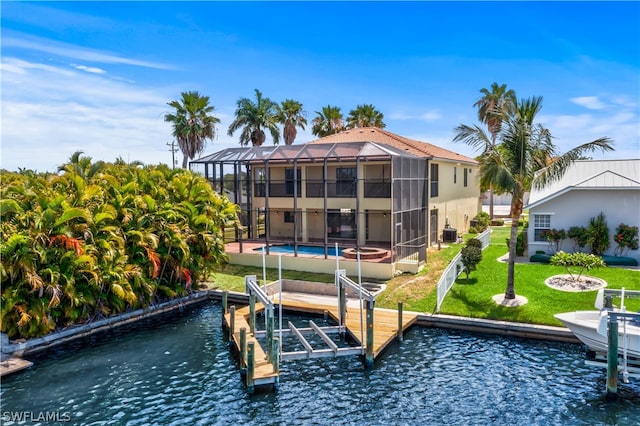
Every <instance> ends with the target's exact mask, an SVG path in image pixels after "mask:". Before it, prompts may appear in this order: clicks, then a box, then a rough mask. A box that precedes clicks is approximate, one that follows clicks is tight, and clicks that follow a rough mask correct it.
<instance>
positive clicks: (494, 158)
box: [454, 97, 613, 299]
mask: <svg viewBox="0 0 640 426" xmlns="http://www.w3.org/2000/svg"><path fill="white" fill-rule="evenodd" d="M541 108H542V97H533V98H530V99H522V100H520V102H518V104H517V105H516V106H515V108H513V110H512V111H511V112H508V111H505V112H504V114H505V115H504V119H503V121H502V126H501V128H500V130H499V132H498V134H497V135H496V140H497V141H498V143H497V144H494V141H493V140H492V138H491V137H490V135H487V134H486V133H485V132H484V130H483V129H481V128H480V127H478V126H467V125H460V126H458V127H457V128H456V136H455V138H454V141H457V142H464V143H466V144H468V145H470V146H472V147H474V148H479V149H481V150H482V154H481V156H480V180H481V184H485V185H492V186H493V187H494V188H496V189H498V190H500V191H502V192H504V193H508V194H511V196H512V199H511V236H510V240H509V268H508V273H507V288H506V291H505V296H504V297H505V299H515V297H516V294H515V287H514V276H515V259H516V242H517V234H518V221H519V219H520V215H521V214H522V208H523V206H524V195H525V192H527V191H530V190H531V186H532V185H533V184H535V186H536V187H544V186H546V185H548V184H550V183H552V182H555V181H557V180H559V179H560V178H562V176H563V175H564V173H565V172H566V170H567V168H568V167H569V166H570V165H571V164H572V163H573V162H574V161H575V160H578V159H580V158H581V157H583V155H584V153H586V152H593V151H595V150H601V151H603V152H604V151H612V150H613V147H612V144H613V142H612V141H611V140H610V139H609V138H607V137H602V138H599V139H596V140H594V141H592V142H588V143H585V144H583V145H580V146H578V147H576V148H573V149H571V150H570V151H568V152H566V153H564V154H559V153H558V152H557V147H556V146H555V145H554V144H553V142H552V137H551V133H550V132H549V129H547V128H545V127H543V126H542V125H540V124H536V123H534V120H535V117H536V115H537V114H538V112H539V111H540V109H541ZM534 177H535V181H534ZM534 182H535V183H534Z"/></svg>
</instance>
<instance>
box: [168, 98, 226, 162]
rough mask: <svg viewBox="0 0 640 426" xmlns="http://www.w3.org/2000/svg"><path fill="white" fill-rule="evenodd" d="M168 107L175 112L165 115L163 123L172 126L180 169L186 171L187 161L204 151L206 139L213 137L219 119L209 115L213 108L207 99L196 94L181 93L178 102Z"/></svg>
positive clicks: (172, 102)
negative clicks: (178, 149)
mask: <svg viewBox="0 0 640 426" xmlns="http://www.w3.org/2000/svg"><path fill="white" fill-rule="evenodd" d="M168 105H169V106H171V107H173V108H175V112H173V113H169V114H166V115H165V116H164V121H166V122H168V123H171V125H172V126H173V136H174V137H175V138H176V140H177V141H178V147H179V148H180V150H181V151H182V154H183V159H182V168H183V169H186V168H187V163H188V160H189V159H192V160H193V158H194V157H195V156H196V155H198V154H200V153H201V152H202V151H204V148H205V146H206V141H207V139H213V138H214V137H215V135H216V124H217V123H219V122H220V119H219V118H217V117H215V116H213V115H211V113H212V112H213V110H214V107H213V106H212V105H210V104H209V97H208V96H200V94H199V93H198V92H182V99H181V100H180V101H171V102H169V103H168Z"/></svg>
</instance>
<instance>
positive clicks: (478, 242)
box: [466, 238, 482, 249]
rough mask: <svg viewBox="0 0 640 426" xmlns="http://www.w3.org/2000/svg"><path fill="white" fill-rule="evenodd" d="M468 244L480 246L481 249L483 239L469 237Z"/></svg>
mask: <svg viewBox="0 0 640 426" xmlns="http://www.w3.org/2000/svg"><path fill="white" fill-rule="evenodd" d="M466 245H467V246H471V247H478V248H479V249H482V241H480V240H479V239H477V238H470V239H468V240H467V242H466Z"/></svg>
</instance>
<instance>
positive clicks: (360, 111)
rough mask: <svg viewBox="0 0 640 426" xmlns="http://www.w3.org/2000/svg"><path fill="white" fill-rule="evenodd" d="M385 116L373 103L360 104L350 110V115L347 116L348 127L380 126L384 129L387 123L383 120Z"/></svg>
mask: <svg viewBox="0 0 640 426" xmlns="http://www.w3.org/2000/svg"><path fill="white" fill-rule="evenodd" d="M383 118H384V115H383V114H382V113H381V112H380V111H378V110H377V109H376V108H375V107H374V106H373V105H371V104H365V105H358V106H357V107H355V108H354V109H352V110H351V111H349V117H347V128H348V129H354V128H356V127H378V128H380V129H384V128H385V127H386V124H384V122H383V121H382V119H383Z"/></svg>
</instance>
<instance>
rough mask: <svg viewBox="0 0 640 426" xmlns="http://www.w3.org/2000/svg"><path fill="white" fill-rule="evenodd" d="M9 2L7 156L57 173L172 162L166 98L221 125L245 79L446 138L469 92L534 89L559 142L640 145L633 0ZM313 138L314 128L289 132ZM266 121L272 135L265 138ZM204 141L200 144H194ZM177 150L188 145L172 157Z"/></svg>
mask: <svg viewBox="0 0 640 426" xmlns="http://www.w3.org/2000/svg"><path fill="white" fill-rule="evenodd" d="M0 7H1V12H2V16H1V19H2V23H1V24H2V40H1V49H2V50H1V54H2V62H1V66H2V68H1V80H2V92H1V101H2V110H1V112H2V140H1V142H2V145H1V160H0V166H1V167H3V168H6V169H9V170H17V169H18V168H26V169H33V170H37V171H55V170H56V169H57V167H58V166H59V165H61V164H63V163H65V162H66V161H67V160H68V158H69V157H70V156H71V154H72V153H73V152H74V151H77V150H82V151H84V152H85V155H88V156H91V157H92V158H93V159H94V160H105V161H114V160H115V159H116V158H119V157H121V158H123V159H124V160H126V161H133V160H137V161H142V162H143V163H145V164H156V163H160V162H162V163H167V164H170V163H171V161H172V160H171V152H170V151H169V147H168V146H167V143H168V142H170V141H171V140H172V136H171V128H170V126H169V125H168V124H167V123H165V122H164V120H163V117H164V114H166V113H168V112H170V111H171V109H170V107H168V106H167V102H170V101H171V100H174V99H179V98H180V93H181V92H182V91H189V90H197V91H199V92H200V93H201V94H203V95H207V96H209V97H210V98H211V104H212V105H213V106H214V107H215V115H217V116H218V117H219V118H220V120H221V123H220V125H219V126H218V136H217V138H216V139H215V140H214V141H213V142H210V143H209V144H208V146H207V148H206V151H205V154H206V153H211V152H214V151H217V150H220V149H223V148H227V147H236V146H239V144H238V137H239V132H237V133H236V134H235V135H234V136H233V137H229V136H227V129H228V127H229V124H230V123H231V121H232V120H233V116H234V111H235V108H236V102H237V100H238V99H239V98H241V97H248V98H252V97H253V96H254V89H256V88H257V89H260V90H261V91H262V93H263V94H264V96H266V97H269V98H270V99H271V100H273V101H276V102H280V101H282V100H284V99H287V98H291V99H295V100H298V101H300V102H302V103H303V105H304V109H305V111H306V112H307V118H308V120H309V122H311V120H312V119H313V117H315V115H316V114H315V111H319V110H320V109H321V108H322V107H323V106H326V105H329V104H330V105H334V106H339V107H340V108H341V109H342V112H343V113H344V115H345V116H346V115H347V114H348V112H349V110H351V109H353V108H354V107H356V106H357V105H360V104H373V105H374V106H375V107H376V108H377V109H378V110H380V111H381V112H382V113H383V114H384V121H385V123H386V124H387V127H386V129H387V130H389V131H391V132H393V133H397V134H400V135H403V136H406V137H410V138H414V139H418V140H422V141H426V142H430V143H433V144H436V145H439V146H442V147H444V148H447V149H450V150H453V151H456V152H459V153H462V154H466V155H469V156H475V155H476V154H477V152H475V151H473V150H472V149H471V148H470V147H468V146H466V145H464V144H461V143H453V142H452V141H451V140H452V138H453V136H454V128H455V127H456V126H457V125H459V124H462V123H464V124H475V123H477V113H476V110H475V109H474V108H473V104H474V103H475V101H476V100H477V99H478V98H479V96H480V89H481V88H483V87H487V88H488V87H490V86H491V83H493V82H498V83H500V84H502V83H506V84H507V85H508V87H509V88H511V89H514V90H515V91H516V92H517V95H518V97H520V98H524V97H530V96H543V98H544V101H543V109H542V111H541V113H540V114H539V115H538V121H539V122H540V123H542V124H543V125H545V126H547V127H548V128H549V129H550V130H551V133H552V135H553V136H554V137H555V138H556V139H555V143H556V145H557V146H558V147H559V150H560V151H562V152H564V151H566V150H568V149H570V148H572V147H574V146H577V145H579V144H582V143H584V142H588V141H591V140H593V139H596V138H598V137H601V136H608V137H610V138H612V139H613V140H614V141H615V147H616V151H614V152H612V153H608V154H606V155H604V156H603V155H602V154H595V155H594V156H593V157H594V158H598V159H599V158H640V106H639V103H640V3H639V2H620V3H613V2H603V3H599V2H567V3H560V2H539V3H529V2H402V3H400V2H353V3H347V2H300V3H297V2H282V3H272V2H230V3H226V2H157V3H154V2H100V3H98V2H7V1H3V2H2V3H1V4H0ZM313 139H315V138H314V137H313V135H312V134H311V126H310V125H309V126H308V127H307V130H306V131H299V133H298V137H297V139H296V143H304V142H308V141H310V140H313ZM271 143H272V141H271V139H270V136H268V138H267V142H266V144H271ZM203 155H204V154H203ZM178 157H179V158H181V156H178Z"/></svg>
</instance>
